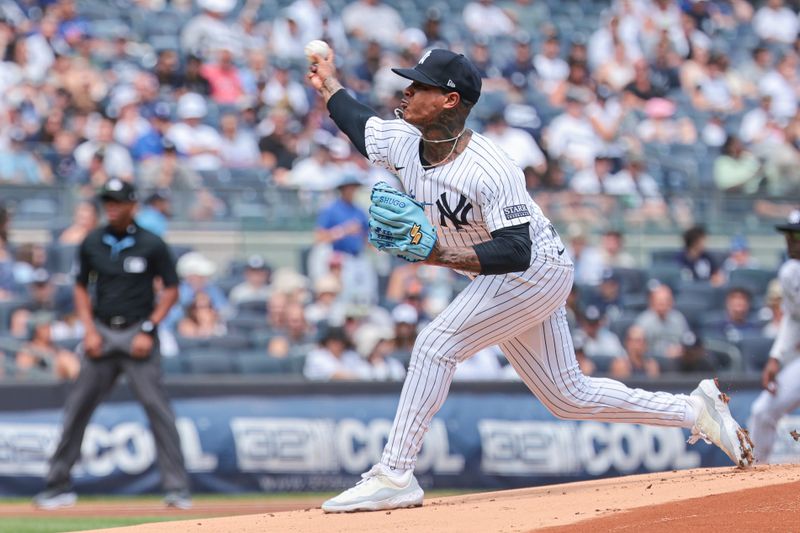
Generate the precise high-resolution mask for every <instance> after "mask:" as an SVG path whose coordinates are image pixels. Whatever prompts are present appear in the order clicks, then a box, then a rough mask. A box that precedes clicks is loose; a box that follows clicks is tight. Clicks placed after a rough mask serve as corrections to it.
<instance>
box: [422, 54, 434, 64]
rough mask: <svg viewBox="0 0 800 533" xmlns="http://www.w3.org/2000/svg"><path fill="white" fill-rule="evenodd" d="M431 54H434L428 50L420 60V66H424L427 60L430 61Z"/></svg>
mask: <svg viewBox="0 0 800 533" xmlns="http://www.w3.org/2000/svg"><path fill="white" fill-rule="evenodd" d="M431 52H433V50H428V51H427V52H425V55H423V56H422V57H421V58H419V64H420V65H421V64H423V63H424V62H425V60H426V59H428V57H430V55H431Z"/></svg>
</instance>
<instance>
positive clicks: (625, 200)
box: [605, 152, 677, 222]
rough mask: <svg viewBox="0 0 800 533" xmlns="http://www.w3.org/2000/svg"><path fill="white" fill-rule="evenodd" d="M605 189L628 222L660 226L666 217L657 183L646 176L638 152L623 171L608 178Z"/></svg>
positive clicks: (641, 158)
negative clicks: (658, 223) (642, 221)
mask: <svg viewBox="0 0 800 533" xmlns="http://www.w3.org/2000/svg"><path fill="white" fill-rule="evenodd" d="M605 186H606V192H607V193H608V194H611V195H613V196H615V197H617V198H618V199H619V201H620V202H621V203H622V206H624V207H625V208H626V209H627V213H626V215H627V218H628V219H629V220H652V221H656V222H659V221H660V222H663V221H664V220H665V219H666V217H668V216H669V212H668V208H667V204H666V203H665V202H664V198H663V196H662V195H661V189H660V187H659V185H658V182H656V180H655V178H653V176H651V175H650V174H649V173H648V172H647V169H646V163H645V159H644V156H643V155H642V154H640V153H638V152H633V153H631V154H629V155H628V157H627V160H626V163H625V167H624V168H622V170H620V171H619V172H617V173H616V174H613V175H611V176H609V177H608V178H607V179H606V182H605ZM673 205H677V202H676V203H675V204H673Z"/></svg>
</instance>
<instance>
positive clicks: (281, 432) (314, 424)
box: [231, 417, 338, 473]
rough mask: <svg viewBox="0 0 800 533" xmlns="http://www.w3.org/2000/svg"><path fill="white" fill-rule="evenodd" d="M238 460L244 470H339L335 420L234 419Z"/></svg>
mask: <svg viewBox="0 0 800 533" xmlns="http://www.w3.org/2000/svg"><path fill="white" fill-rule="evenodd" d="M231 431H232V432H233V438H234V444H235V446H236V460H237V463H238V465H239V468H240V469H241V470H242V471H243V472H268V473H276V472H277V473H284V472H288V473H296V472H327V471H336V470H337V469H338V464H337V462H336V449H335V446H334V442H333V435H334V431H335V428H334V425H333V421H331V420H327V419H320V420H313V419H311V420H309V419H306V418H247V417H235V418H233V419H231Z"/></svg>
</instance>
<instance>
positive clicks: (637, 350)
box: [609, 325, 661, 379]
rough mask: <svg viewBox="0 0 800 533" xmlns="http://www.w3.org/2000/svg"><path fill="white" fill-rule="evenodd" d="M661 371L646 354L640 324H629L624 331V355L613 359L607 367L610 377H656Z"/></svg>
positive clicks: (644, 337)
mask: <svg viewBox="0 0 800 533" xmlns="http://www.w3.org/2000/svg"><path fill="white" fill-rule="evenodd" d="M660 373H661V368H660V366H659V365H658V361H656V360H655V359H653V358H652V357H650V356H649V354H648V346H647V335H646V334H645V331H644V330H643V329H642V328H641V327H640V326H636V325H634V326H631V327H629V328H628V331H627V332H626V333H625V355H624V356H622V357H618V358H616V359H614V361H613V362H612V363H611V368H610V369H609V374H610V375H611V377H613V378H616V379H625V378H629V377H631V376H637V377H638V376H647V377H649V378H656V377H658V375H659V374H660Z"/></svg>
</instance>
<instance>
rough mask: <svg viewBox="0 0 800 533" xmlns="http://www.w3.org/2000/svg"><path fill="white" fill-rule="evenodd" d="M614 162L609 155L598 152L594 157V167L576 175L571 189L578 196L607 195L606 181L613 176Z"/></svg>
mask: <svg viewBox="0 0 800 533" xmlns="http://www.w3.org/2000/svg"><path fill="white" fill-rule="evenodd" d="M612 168H613V161H612V159H611V157H610V156H609V155H608V154H604V153H602V152H598V153H597V154H595V156H594V165H593V166H591V167H587V168H584V169H583V170H579V171H578V172H576V173H575V175H574V176H573V177H572V179H571V180H570V187H571V188H572V190H574V191H575V192H577V193H578V194H585V195H599V194H603V193H606V192H607V191H606V180H607V179H608V178H609V177H610V176H611V169H612Z"/></svg>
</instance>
